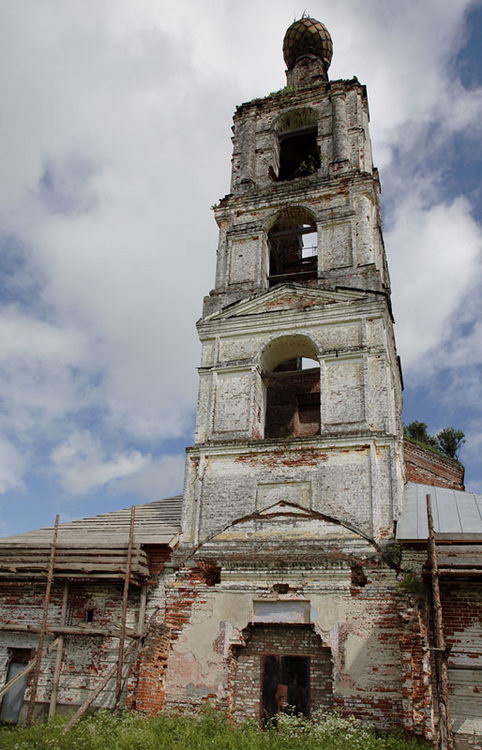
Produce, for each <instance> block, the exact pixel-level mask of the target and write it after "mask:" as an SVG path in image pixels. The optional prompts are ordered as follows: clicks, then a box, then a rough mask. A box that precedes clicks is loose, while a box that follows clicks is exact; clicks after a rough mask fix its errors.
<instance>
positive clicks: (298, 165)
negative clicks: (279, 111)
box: [273, 107, 321, 181]
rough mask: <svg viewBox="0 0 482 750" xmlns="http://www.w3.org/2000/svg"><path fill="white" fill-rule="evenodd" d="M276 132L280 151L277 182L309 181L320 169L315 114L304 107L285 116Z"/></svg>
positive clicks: (279, 121) (277, 126) (314, 111)
mask: <svg viewBox="0 0 482 750" xmlns="http://www.w3.org/2000/svg"><path fill="white" fill-rule="evenodd" d="M275 131H276V134H277V136H278V147H279V149H278V153H279V169H278V174H277V179H278V180H280V181H285V180H293V179H295V178H296V177H306V176H307V175H310V174H313V173H314V172H316V171H317V170H318V169H319V168H320V164H321V160H320V149H319V147H318V140H317V137H318V113H317V112H316V110H314V109H311V108H310V107H302V108H300V109H294V110H289V111H288V112H285V113H283V115H282V116H281V117H280V118H279V119H278V120H277V122H276V124H275ZM273 176H274V175H273Z"/></svg>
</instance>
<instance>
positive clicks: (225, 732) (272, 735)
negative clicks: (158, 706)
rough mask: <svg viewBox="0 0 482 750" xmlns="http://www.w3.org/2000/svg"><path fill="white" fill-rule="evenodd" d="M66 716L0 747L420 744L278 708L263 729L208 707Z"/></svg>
mask: <svg viewBox="0 0 482 750" xmlns="http://www.w3.org/2000/svg"><path fill="white" fill-rule="evenodd" d="M65 722H66V719H62V718H56V719H54V720H53V721H50V722H48V723H46V724H36V725H34V726H33V727H30V728H28V729H27V728H21V727H19V728H14V729H10V728H6V727H5V728H0V748H1V749H2V750H293V748H297V750H422V748H428V747H429V745H427V744H425V743H422V742H420V741H418V740H415V739H407V738H404V737H402V736H396V735H382V734H380V733H378V732H376V730H375V729H374V728H373V727H371V726H370V725H368V724H366V723H363V722H361V721H358V720H357V719H354V718H353V717H347V718H344V717H340V716H336V715H334V714H321V715H319V716H317V717H315V718H314V719H313V720H311V721H310V720H307V719H304V718H302V717H299V716H294V715H289V714H281V715H280V716H279V717H278V718H277V720H276V722H273V723H272V724H271V725H270V726H269V727H268V728H267V729H266V730H265V731H260V729H259V728H258V726H257V724H256V723H255V722H244V723H243V724H238V725H233V724H232V723H230V722H228V721H227V720H226V717H225V716H223V714H222V713H221V712H219V711H216V710H214V709H212V708H208V709H207V710H203V711H200V712H199V713H198V714H194V715H191V716H178V715H172V714H168V713H161V714H158V715H157V716H155V717H154V718H147V717H145V716H144V715H143V714H139V713H135V712H129V711H124V712H119V713H112V712H110V711H97V712H96V713H95V714H92V715H90V716H87V717H85V718H84V719H82V720H81V721H80V722H79V723H78V724H77V725H76V726H74V727H73V729H72V730H71V731H70V732H68V733H64V731H63V728H64V725H65Z"/></svg>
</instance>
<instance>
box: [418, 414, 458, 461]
mask: <svg viewBox="0 0 482 750" xmlns="http://www.w3.org/2000/svg"><path fill="white" fill-rule="evenodd" d="M403 434H404V436H405V437H406V438H408V439H409V440H411V441H412V442H414V443H418V444H419V445H422V446H423V447H424V448H429V449H430V450H433V451H436V452H437V453H442V455H444V456H448V457H449V458H452V459H453V460H454V461H459V452H460V449H461V447H462V445H463V444H464V443H465V434H464V433H463V432H462V430H456V429H455V427H444V428H443V430H440V431H439V432H437V434H436V435H430V434H429V432H428V428H427V425H426V424H425V422H410V424H406V425H404V427H403ZM459 463H460V461H459Z"/></svg>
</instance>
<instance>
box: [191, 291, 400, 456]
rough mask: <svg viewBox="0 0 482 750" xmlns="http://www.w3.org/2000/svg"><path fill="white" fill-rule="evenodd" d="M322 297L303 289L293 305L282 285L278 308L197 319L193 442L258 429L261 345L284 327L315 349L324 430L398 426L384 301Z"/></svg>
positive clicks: (394, 429) (251, 434)
mask: <svg viewBox="0 0 482 750" xmlns="http://www.w3.org/2000/svg"><path fill="white" fill-rule="evenodd" d="M274 301H275V302H276V303H277V304H278V300H274ZM326 302H327V305H323V299H318V298H316V297H314V298H313V300H310V298H309V297H308V298H307V300H306V305H307V306H308V309H306V307H305V309H304V310H301V311H300V310H299V305H300V304H301V301H300V302H299V301H298V295H297V294H296V293H294V294H292V296H291V297H290V295H289V293H286V294H285V295H283V296H282V297H281V298H280V300H279V308H280V309H279V311H278V310H276V309H275V310H274V311H270V309H269V306H268V309H264V310H263V308H262V307H261V309H260V310H259V312H258V311H256V310H255V312H256V313H257V314H256V315H244V316H243V315H240V317H233V318H232V319H228V320H223V321H220V322H219V324H217V325H214V324H213V323H211V324H209V323H208V324H207V325H206V326H203V327H202V330H200V334H201V340H202V343H203V352H202V360H201V361H202V365H201V368H200V386H199V398H198V409H197V429H196V442H197V443H204V442H207V441H208V440H229V439H236V438H254V439H256V438H262V437H263V435H264V410H265V404H264V399H263V382H262V378H263V352H264V351H265V350H266V348H267V347H269V346H270V345H271V344H272V342H274V341H276V339H278V338H280V337H282V336H286V335H287V334H288V332H289V335H290V336H292V337H295V336H299V337H306V338H307V339H309V340H310V341H311V342H312V346H313V347H314V350H315V351H316V352H318V357H319V363H320V391H321V429H322V430H323V431H324V432H325V433H328V432H332V433H335V432H340V431H350V430H354V429H363V428H364V429H370V430H382V431H385V432H389V433H391V434H396V433H398V432H399V431H400V423H399V420H398V418H397V417H398V411H399V409H400V394H399V391H398V384H397V382H396V378H395V377H394V375H393V371H394V369H393V368H394V367H395V368H396V366H397V365H396V362H393V361H392V360H393V351H392V347H391V342H390V340H389V339H390V336H391V327H390V325H389V324H388V321H387V320H386V311H385V308H384V305H383V304H381V303H380V302H377V301H368V302H367V301H366V300H360V301H359V302H358V303H357V302H356V301H353V300H352V301H351V302H347V303H343V302H339V301H338V304H335V305H334V304H329V302H330V300H329V297H328V298H327V300H326ZM310 303H311V306H310ZM283 306H284V310H283ZM290 308H293V309H290ZM293 346H295V344H293ZM395 372H396V369H395Z"/></svg>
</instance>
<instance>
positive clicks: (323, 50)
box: [283, 10, 333, 87]
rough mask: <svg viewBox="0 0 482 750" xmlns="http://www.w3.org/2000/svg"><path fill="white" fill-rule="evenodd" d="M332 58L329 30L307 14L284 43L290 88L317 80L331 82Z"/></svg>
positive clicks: (292, 28)
mask: <svg viewBox="0 0 482 750" xmlns="http://www.w3.org/2000/svg"><path fill="white" fill-rule="evenodd" d="M332 55H333V42H332V41H331V36H330V33H329V31H328V29H327V28H326V26H324V25H323V24H322V23H320V21H317V20H316V19H315V18H311V17H310V16H308V15H306V10H305V11H303V15H302V16H301V18H300V19H299V20H298V21H295V22H294V23H292V24H291V26H290V27H289V28H288V30H287V32H286V34H285V38H284V40H283V57H284V60H285V63H286V67H287V69H288V70H287V77H288V85H292V86H295V87H298V86H301V85H307V84H310V83H314V82H315V81H316V79H318V80H320V79H322V80H325V81H326V80H328V68H329V67H330V63H331V57H332Z"/></svg>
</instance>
